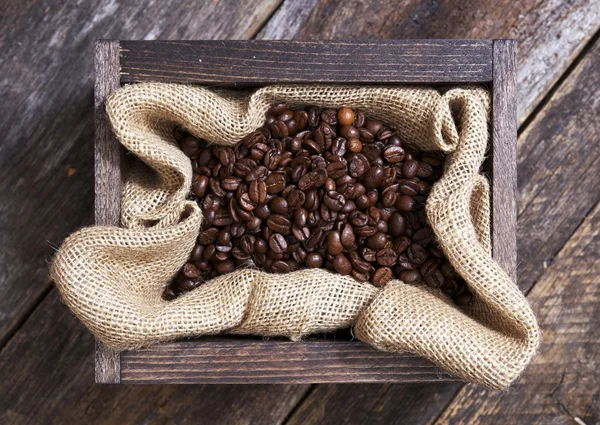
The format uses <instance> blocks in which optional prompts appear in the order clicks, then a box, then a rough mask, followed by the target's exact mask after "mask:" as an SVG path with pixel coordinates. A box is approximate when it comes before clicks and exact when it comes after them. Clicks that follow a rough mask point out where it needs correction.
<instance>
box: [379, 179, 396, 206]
mask: <svg viewBox="0 0 600 425" xmlns="http://www.w3.org/2000/svg"><path fill="white" fill-rule="evenodd" d="M397 199H398V185H397V184H394V185H392V186H389V187H387V188H386V189H385V190H384V191H383V194H382V195H381V202H382V203H383V205H384V206H386V207H392V206H394V205H395V204H396V200H397Z"/></svg>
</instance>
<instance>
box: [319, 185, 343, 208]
mask: <svg viewBox="0 0 600 425" xmlns="http://www.w3.org/2000/svg"><path fill="white" fill-rule="evenodd" d="M345 203H346V199H345V198H344V196H343V195H342V194H341V193H338V192H336V191H333V190H330V191H329V192H326V193H325V194H324V195H323V204H324V205H326V206H327V208H329V209H330V210H332V211H339V210H341V209H342V208H343V207H344V204H345Z"/></svg>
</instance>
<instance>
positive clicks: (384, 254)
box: [377, 248, 398, 267]
mask: <svg viewBox="0 0 600 425" xmlns="http://www.w3.org/2000/svg"><path fill="white" fill-rule="evenodd" d="M397 258H398V254H396V252H395V251H394V250H393V249H391V248H384V249H381V250H379V251H377V262H378V263H379V264H381V265H382V266H386V267H391V266H393V265H394V264H396V260H397Z"/></svg>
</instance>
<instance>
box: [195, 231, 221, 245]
mask: <svg viewBox="0 0 600 425" xmlns="http://www.w3.org/2000/svg"><path fill="white" fill-rule="evenodd" d="M218 235H219V229H217V228H216V227H211V228H210V229H206V230H205V231H203V232H201V233H200V234H199V235H198V243H200V244H202V245H209V244H211V243H214V242H215V241H216V240H217V236H218Z"/></svg>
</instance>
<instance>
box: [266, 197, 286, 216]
mask: <svg viewBox="0 0 600 425" xmlns="http://www.w3.org/2000/svg"><path fill="white" fill-rule="evenodd" d="M269 207H270V208H271V211H273V212H274V213H277V214H283V215H285V214H287V213H288V212H289V210H290V209H289V206H288V203H287V201H286V200H285V199H284V198H282V197H281V196H277V197H275V198H273V199H272V200H271V202H269Z"/></svg>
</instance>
